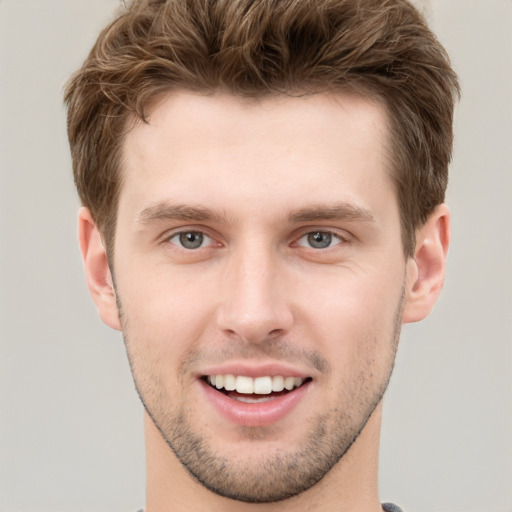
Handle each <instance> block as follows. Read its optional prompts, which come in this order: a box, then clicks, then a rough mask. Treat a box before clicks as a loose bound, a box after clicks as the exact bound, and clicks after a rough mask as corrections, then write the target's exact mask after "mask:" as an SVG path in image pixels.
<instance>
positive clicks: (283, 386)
mask: <svg viewBox="0 0 512 512" xmlns="http://www.w3.org/2000/svg"><path fill="white" fill-rule="evenodd" d="M206 380H207V381H208V383H209V384H210V385H211V386H213V387H215V388H217V389H218V390H225V391H236V392H237V393H242V394H244V395H253V394H254V395H270V394H271V393H279V392H281V391H284V390H287V391H292V390H293V389H295V388H298V387H300V386H301V385H302V383H303V382H304V379H303V378H302V377H283V376H282V375H275V376H273V377H270V376H264V377H256V378H252V377H247V376H245V375H238V376H235V375H229V374H228V375H209V376H208V377H207V378H206Z"/></svg>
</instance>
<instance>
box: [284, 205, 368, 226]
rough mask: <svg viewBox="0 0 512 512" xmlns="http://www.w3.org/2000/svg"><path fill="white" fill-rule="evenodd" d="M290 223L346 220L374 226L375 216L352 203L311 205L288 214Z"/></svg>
mask: <svg viewBox="0 0 512 512" xmlns="http://www.w3.org/2000/svg"><path fill="white" fill-rule="evenodd" d="M289 220H290V222H315V221H321V220H347V221H354V222H355V221H359V222H368V223H372V224H375V223H376V219H375V215H374V214H373V213H372V212H371V211H370V210H367V209H366V208H363V207H361V206H359V205H355V204H352V203H339V204H334V205H313V206H310V207H306V208H300V209H298V210H295V211H293V212H291V213H290V215H289Z"/></svg>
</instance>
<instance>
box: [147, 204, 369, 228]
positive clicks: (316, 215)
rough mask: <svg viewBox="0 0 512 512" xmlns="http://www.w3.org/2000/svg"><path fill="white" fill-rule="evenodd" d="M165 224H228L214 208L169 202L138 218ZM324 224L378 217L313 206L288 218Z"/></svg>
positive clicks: (352, 208) (349, 207)
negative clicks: (176, 221)
mask: <svg viewBox="0 0 512 512" xmlns="http://www.w3.org/2000/svg"><path fill="white" fill-rule="evenodd" d="M162 220H180V221H190V222H216V223H227V221H228V219H227V216H226V215H225V214H224V213H218V212H215V211H213V210H211V209H210V208H206V207H202V206H190V205H183V204H169V203H167V202H165V201H164V202H161V203H157V204H155V205H153V206H150V207H148V208H145V209H144V210H142V211H141V212H140V213H139V215H138V221H139V222H140V223H142V224H152V223H154V222H158V221H162ZM321 220H346V221H354V222H355V221H359V222H369V223H375V216H374V215H373V213H372V212H371V211H370V210H367V209H366V208H363V207H361V206H358V205H354V204H351V203H339V204H334V205H323V204H321V205H312V206H308V207H304V208H299V209H297V210H294V211H292V212H291V213H290V214H289V215H288V221H289V222H291V223H298V222H315V221H321Z"/></svg>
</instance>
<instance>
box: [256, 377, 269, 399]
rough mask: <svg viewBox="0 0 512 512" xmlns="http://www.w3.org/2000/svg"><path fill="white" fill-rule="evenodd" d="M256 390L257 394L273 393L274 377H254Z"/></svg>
mask: <svg viewBox="0 0 512 512" xmlns="http://www.w3.org/2000/svg"><path fill="white" fill-rule="evenodd" d="M254 392H255V393H256V394H257V395H270V393H272V377H258V378H256V379H254Z"/></svg>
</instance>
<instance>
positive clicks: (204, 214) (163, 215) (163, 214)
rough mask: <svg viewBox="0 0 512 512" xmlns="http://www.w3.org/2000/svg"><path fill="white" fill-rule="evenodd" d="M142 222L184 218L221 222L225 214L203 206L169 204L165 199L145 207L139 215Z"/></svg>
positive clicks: (150, 222) (186, 219)
mask: <svg viewBox="0 0 512 512" xmlns="http://www.w3.org/2000/svg"><path fill="white" fill-rule="evenodd" d="M137 218H138V222H140V223H141V224H152V223H155V222H158V221H161V220H184V221H191V222H221V221H223V220H225V216H224V215H219V214H218V213H216V212H214V211H213V210H210V209H209V208H204V207H202V206H187V205H183V204H169V203H167V202H165V201H163V202H160V203H157V204H155V205H152V206H149V207H147V208H144V210H142V211H141V212H140V213H139V215H138V216H137Z"/></svg>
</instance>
